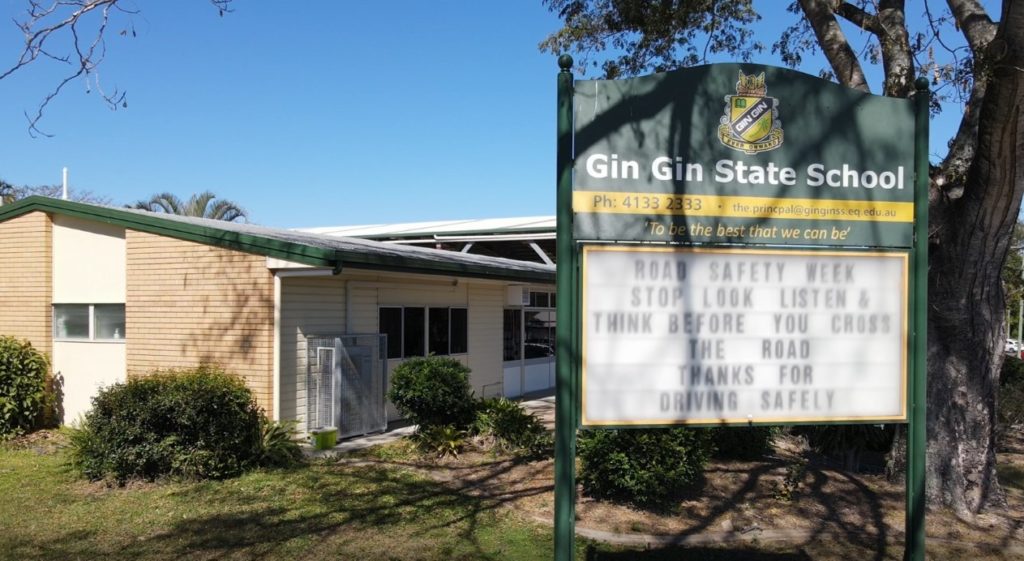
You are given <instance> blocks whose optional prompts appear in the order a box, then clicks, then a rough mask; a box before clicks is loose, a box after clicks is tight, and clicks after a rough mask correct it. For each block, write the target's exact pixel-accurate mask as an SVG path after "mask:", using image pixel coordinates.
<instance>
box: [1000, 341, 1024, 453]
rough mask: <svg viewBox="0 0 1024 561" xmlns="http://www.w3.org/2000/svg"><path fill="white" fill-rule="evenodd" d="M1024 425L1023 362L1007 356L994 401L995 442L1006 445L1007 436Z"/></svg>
mask: <svg viewBox="0 0 1024 561" xmlns="http://www.w3.org/2000/svg"><path fill="white" fill-rule="evenodd" d="M1021 425H1024V360H1020V359H1018V358H1015V357H1012V356H1008V357H1006V358H1005V360H1004V361H1003V369H1002V372H1000V376H999V396H998V399H997V401H996V442H998V443H999V444H1000V446H1006V445H1007V438H1006V437H1007V435H1008V434H1010V433H1011V431H1013V430H1014V429H1015V428H1017V427H1020V426H1021Z"/></svg>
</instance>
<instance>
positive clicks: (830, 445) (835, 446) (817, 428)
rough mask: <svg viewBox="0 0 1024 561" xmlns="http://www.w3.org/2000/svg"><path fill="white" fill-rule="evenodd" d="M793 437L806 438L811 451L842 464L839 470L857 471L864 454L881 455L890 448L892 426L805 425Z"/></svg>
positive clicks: (894, 432) (892, 435) (892, 433)
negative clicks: (796, 435) (800, 435)
mask: <svg viewBox="0 0 1024 561" xmlns="http://www.w3.org/2000/svg"><path fill="white" fill-rule="evenodd" d="M796 433H797V434H802V435H805V436H806V437H807V443H808V444H809V445H810V446H811V448H812V449H813V450H814V451H816V452H819V453H821V454H824V455H826V456H831V457H833V458H836V459H838V460H840V461H842V462H843V467H844V468H845V469H847V470H850V471H857V470H859V469H860V466H861V459H862V458H863V456H864V453H865V452H875V453H879V454H881V453H885V452H888V451H889V448H890V447H892V440H893V437H894V436H895V434H896V427H895V425H807V426H803V427H799V428H798V429H797V430H796Z"/></svg>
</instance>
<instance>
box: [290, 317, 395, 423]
mask: <svg viewBox="0 0 1024 561" xmlns="http://www.w3.org/2000/svg"><path fill="white" fill-rule="evenodd" d="M386 339H387V336H386V335H379V334H377V333H373V334H365V335H358V334H357V335H317V336H309V337H306V349H307V351H306V352H307V361H306V365H307V366H306V431H307V432H312V431H314V430H318V429H323V428H326V427H336V428H337V429H338V437H339V438H347V437H351V436H358V435H362V434H369V433H372V432H380V431H383V430H384V429H385V428H387V423H388V420H387V411H386V408H385V392H386V391H387V359H386V357H385V352H386V349H387V341H386Z"/></svg>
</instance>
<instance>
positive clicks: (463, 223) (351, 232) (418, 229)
mask: <svg viewBox="0 0 1024 561" xmlns="http://www.w3.org/2000/svg"><path fill="white" fill-rule="evenodd" d="M297 230H298V231H301V232H309V233H315V234H326V235H330V236H353V237H360V238H372V239H383V238H391V239H397V238H424V237H430V238H433V239H443V238H449V237H463V236H480V235H488V234H489V235H493V236H496V237H498V236H514V235H518V234H545V233H550V234H552V235H553V234H554V232H555V217H554V216H526V217H519V218H480V219H469V220H438V221H432V222H408V223H404V224H369V225H362V226H323V227H319V228H298V229H297ZM506 239H507V238H506Z"/></svg>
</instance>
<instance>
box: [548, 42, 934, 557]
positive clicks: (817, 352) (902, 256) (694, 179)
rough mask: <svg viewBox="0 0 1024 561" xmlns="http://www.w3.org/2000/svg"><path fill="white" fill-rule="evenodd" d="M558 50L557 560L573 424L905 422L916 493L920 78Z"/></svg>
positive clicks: (922, 175) (567, 519)
mask: <svg viewBox="0 0 1024 561" xmlns="http://www.w3.org/2000/svg"><path fill="white" fill-rule="evenodd" d="M563 58H565V57H563ZM566 62H567V61H565V60H560V64H562V68H563V72H562V73H561V74H560V76H559V144H558V145H559V192H558V220H559V225H558V236H559V238H558V254H559V271H558V291H559V295H558V302H559V309H558V314H559V318H558V324H559V325H560V326H568V328H563V329H560V330H559V354H558V356H557V360H558V363H557V373H558V374H557V382H558V390H557V391H558V402H557V403H558V409H557V410H556V429H557V430H556V432H557V433H558V434H556V464H558V465H557V466H556V520H555V522H556V559H568V558H569V557H566V556H567V555H571V541H572V540H571V534H566V532H568V531H571V527H572V515H571V513H572V511H573V509H574V504H575V502H574V501H575V499H574V496H573V495H572V493H571V491H568V490H567V489H568V488H567V487H566V485H569V484H570V483H571V480H572V478H573V477H574V474H573V473H572V472H571V465H572V459H573V458H574V457H575V431H576V427H584V428H591V429H599V428H628V427H637V426H643V427H652V426H671V425H697V426H710V425H715V426H717V425H751V424H793V423H865V422H872V423H880V422H887V423H892V422H898V423H899V422H909V423H910V424H911V430H910V434H911V440H912V442H911V448H912V452H911V457H912V461H911V463H912V464H913V465H912V466H911V467H910V468H909V470H910V471H911V472H912V473H910V476H911V477H910V478H908V481H910V485H911V492H910V493H908V497H910V496H915V497H916V496H917V495H916V492H917V491H916V488H917V487H918V486H920V487H921V490H922V491H923V465H924V464H923V441H924V422H923V418H924V417H923V411H924V399H923V396H924V380H923V371H924V360H925V359H924V353H923V348H924V333H925V329H924V325H925V324H924V321H925V315H924V314H925V306H924V301H925V290H926V286H927V285H926V284H925V274H926V273H925V271H926V270H927V261H926V259H927V255H926V251H925V250H923V249H922V247H924V246H923V243H924V241H925V240H924V239H923V238H924V237H926V236H925V235H924V232H925V231H926V230H925V229H924V228H925V225H926V220H927V217H926V214H925V212H926V206H927V198H926V196H927V194H926V187H927V183H926V182H925V181H926V172H927V159H926V157H927V134H926V131H927V92H926V91H923V90H924V88H925V87H926V84H918V86H919V91H918V95H917V96H915V97H916V99H914V100H904V99H894V98H886V97H879V96H873V95H870V94H865V93H863V92H860V91H855V90H851V89H848V88H845V87H842V86H839V85H837V84H834V83H831V82H827V81H825V80H821V79H818V78H815V77H812V76H808V75H805V74H801V73H798V72H793V71H790V70H786V69H782V68H775V67H768V66H760V65H751V64H716V65H709V66H702V67H696V68H689V69H684V70H680V71H675V72H670V73H664V74H656V75H651V76H643V77H639V78H634V79H629V80H611V81H609V80H587V81H576V82H574V81H573V80H572V76H571V74H569V73H568V69H569V68H570V67H571V60H570V61H568V64H565V63H566ZM915 203H916V204H915ZM566 303H571V305H566ZM567 464H568V467H567ZM918 473H920V474H921V475H920V477H918ZM567 493H568V494H569V496H566V495H567ZM910 502H911V500H910V498H908V507H910V508H908V536H909V539H908V551H910V552H911V553H912V558H913V557H915V556H917V555H920V554H919V553H918V551H919V550H920V551H921V552H923V546H922V544H923V510H921V508H920V506H919V505H910ZM567 527H568V528H569V530H567V529H566V528H567ZM918 541H920V543H918Z"/></svg>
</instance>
